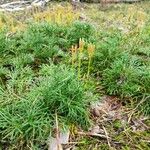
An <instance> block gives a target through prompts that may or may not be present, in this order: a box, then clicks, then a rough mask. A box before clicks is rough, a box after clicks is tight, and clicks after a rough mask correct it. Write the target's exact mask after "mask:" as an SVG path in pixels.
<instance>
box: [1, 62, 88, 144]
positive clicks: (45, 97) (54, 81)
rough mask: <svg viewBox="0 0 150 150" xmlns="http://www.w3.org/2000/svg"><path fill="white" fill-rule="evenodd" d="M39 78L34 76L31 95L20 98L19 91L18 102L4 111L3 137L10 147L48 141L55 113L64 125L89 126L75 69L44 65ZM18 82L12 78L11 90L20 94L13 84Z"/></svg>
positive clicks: (29, 90)
mask: <svg viewBox="0 0 150 150" xmlns="http://www.w3.org/2000/svg"><path fill="white" fill-rule="evenodd" d="M22 73H23V72H22ZM20 74H21V72H20ZM23 75H24V73H23ZM13 76H15V73H13ZM38 76H39V77H37V78H35V79H34V78H33V77H32V76H30V77H31V78H32V79H34V82H33V84H32V85H30V88H29V89H28V92H26V93H24V94H22V95H20V96H18V93H16V92H15V93H14V95H17V100H15V101H13V103H10V104H8V105H6V106H5V107H3V108H2V109H1V110H0V122H1V124H0V129H1V130H0V137H1V139H3V140H4V141H7V142H10V144H13V143H15V144H19V145H20V146H31V145H30V144H31V143H32V144H37V143H38V144H39V145H40V144H41V143H42V142H45V141H46V139H47V138H48V136H49V134H50V132H51V131H52V127H54V123H55V118H54V115H55V112H57V114H58V118H59V122H60V124H62V125H63V124H66V125H69V124H71V123H72V124H76V125H78V126H82V127H84V128H85V127H87V126H88V125H89V118H88V111H87V102H86V99H85V91H84V88H83V84H82V83H81V82H79V81H78V78H77V75H76V74H75V73H74V71H73V70H70V69H67V68H66V67H65V66H54V65H42V66H41V69H40V70H39V73H38ZM14 81H15V79H13V78H12V79H10V81H9V83H8V85H9V86H8V87H10V86H11V89H14V91H20V89H16V88H15V87H14V84H12V83H14ZM21 81H23V80H21ZM21 81H19V82H21ZM28 81H29V80H28ZM10 83H11V84H10ZM23 84H24V85H25V84H26V83H23ZM19 85H21V84H19ZM21 143H22V144H21ZM24 144H25V145H24Z"/></svg>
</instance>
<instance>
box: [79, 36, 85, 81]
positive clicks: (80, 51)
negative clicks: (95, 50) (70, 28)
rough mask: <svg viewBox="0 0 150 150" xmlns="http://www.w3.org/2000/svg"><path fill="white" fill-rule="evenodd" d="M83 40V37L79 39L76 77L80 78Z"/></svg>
mask: <svg viewBox="0 0 150 150" xmlns="http://www.w3.org/2000/svg"><path fill="white" fill-rule="evenodd" d="M84 45H85V42H84V40H83V39H81V38H80V39H79V48H78V49H79V57H78V58H79V64H78V78H79V79H80V77H81V60H82V53H83V49H84Z"/></svg>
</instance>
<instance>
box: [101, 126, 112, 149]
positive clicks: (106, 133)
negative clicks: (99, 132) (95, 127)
mask: <svg viewBox="0 0 150 150" xmlns="http://www.w3.org/2000/svg"><path fill="white" fill-rule="evenodd" d="M103 130H104V132H105V135H106V138H107V143H108V146H109V148H111V145H110V141H109V138H108V132H107V131H106V128H105V127H104V126H103Z"/></svg>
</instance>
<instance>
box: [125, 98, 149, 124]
mask: <svg viewBox="0 0 150 150" xmlns="http://www.w3.org/2000/svg"><path fill="white" fill-rule="evenodd" d="M148 98H150V96H147V97H146V98H145V97H143V99H142V100H141V101H140V102H139V103H138V104H137V106H136V107H135V108H134V109H133V110H132V111H131V114H130V116H129V118H128V123H129V122H130V120H131V117H132V116H133V114H134V113H135V111H136V110H137V108H138V107H139V106H140V105H141V104H142V103H144V102H145V101H146V100H147V99H148Z"/></svg>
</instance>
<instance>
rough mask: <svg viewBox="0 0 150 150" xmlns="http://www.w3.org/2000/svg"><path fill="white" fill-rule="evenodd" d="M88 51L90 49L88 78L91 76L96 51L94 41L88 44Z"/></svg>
mask: <svg viewBox="0 0 150 150" xmlns="http://www.w3.org/2000/svg"><path fill="white" fill-rule="evenodd" d="M87 51H88V55H89V62H88V72H87V78H89V74H90V68H91V62H92V57H93V55H94V51H95V45H93V44H92V43H90V44H88V47H87Z"/></svg>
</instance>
